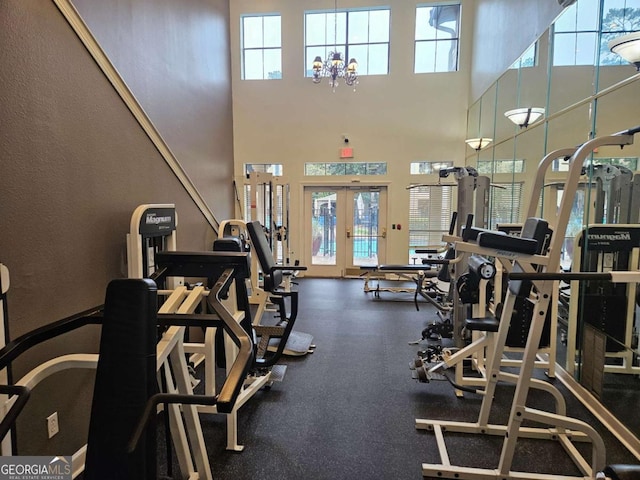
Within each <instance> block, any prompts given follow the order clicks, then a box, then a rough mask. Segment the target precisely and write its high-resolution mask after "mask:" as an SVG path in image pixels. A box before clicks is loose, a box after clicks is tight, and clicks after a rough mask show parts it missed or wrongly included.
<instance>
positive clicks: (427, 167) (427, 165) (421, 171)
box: [411, 162, 453, 175]
mask: <svg viewBox="0 0 640 480" xmlns="http://www.w3.org/2000/svg"><path fill="white" fill-rule="evenodd" d="M449 167H453V162H411V175H425V174H426V175H431V174H434V173H435V174H437V173H438V172H439V171H440V170H441V169H443V168H449Z"/></svg>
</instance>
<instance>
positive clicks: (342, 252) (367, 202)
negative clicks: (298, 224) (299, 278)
mask: <svg viewBox="0 0 640 480" xmlns="http://www.w3.org/2000/svg"><path fill="white" fill-rule="evenodd" d="M304 203H305V205H304V212H305V214H304V222H305V229H304V232H305V235H304V237H305V239H304V242H305V248H304V251H305V263H304V264H305V265H306V266H307V267H308V269H309V270H308V275H310V276H322V277H343V276H346V275H349V274H356V272H357V271H358V268H359V267H368V266H376V265H378V264H381V263H384V256H385V250H386V245H385V244H386V214H387V189H386V187H371V186H366V187H319V186H318V187H305V189H304Z"/></svg>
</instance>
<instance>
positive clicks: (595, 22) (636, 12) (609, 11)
mask: <svg viewBox="0 0 640 480" xmlns="http://www.w3.org/2000/svg"><path fill="white" fill-rule="evenodd" d="M600 4H601V2H600V0H580V1H579V2H576V3H574V4H573V5H571V6H570V7H568V8H567V9H566V10H565V11H564V12H563V13H562V14H561V15H560V16H559V17H558V19H557V20H556V22H555V23H554V25H553V30H554V35H553V65H554V66H571V65H596V64H600V65H622V64H624V63H626V62H625V60H624V59H622V58H621V57H620V56H619V55H616V54H614V53H612V52H611V51H610V50H609V45H608V44H609V40H612V39H614V38H616V37H619V36H621V35H626V34H628V33H632V32H637V31H640V4H639V2H638V0H604V1H603V2H602V7H603V8H602V10H600ZM600 25H601V26H600Z"/></svg>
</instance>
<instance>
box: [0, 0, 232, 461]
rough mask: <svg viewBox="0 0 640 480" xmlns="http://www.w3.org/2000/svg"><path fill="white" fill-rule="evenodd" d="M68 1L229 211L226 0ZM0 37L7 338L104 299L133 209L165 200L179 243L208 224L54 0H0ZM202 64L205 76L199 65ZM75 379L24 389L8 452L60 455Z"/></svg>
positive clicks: (220, 207) (203, 237) (31, 357)
mask: <svg viewBox="0 0 640 480" xmlns="http://www.w3.org/2000/svg"><path fill="white" fill-rule="evenodd" d="M133 3H135V8H133V7H132V5H131V4H133ZM174 3H175V2H174ZM81 7H82V8H83V9H87V10H89V9H91V11H92V12H93V9H94V8H95V12H96V14H97V15H98V14H99V19H97V20H96V24H99V25H101V27H102V28H103V29H104V32H105V33H106V35H105V34H103V35H102V36H103V37H108V38H104V42H105V44H109V41H108V40H109V38H110V39H111V40H112V41H113V44H112V45H111V47H109V48H105V50H107V52H108V53H110V54H112V55H113V56H114V58H116V61H114V63H115V64H116V66H118V68H119V69H120V70H121V71H122V72H123V73H126V72H127V69H126V68H125V66H126V65H129V67H130V68H129V72H133V73H135V78H132V79H128V78H125V80H126V81H127V82H128V83H129V84H130V85H131V87H132V89H133V90H134V93H135V94H136V95H138V96H139V97H140V98H141V101H142V104H143V107H144V108H145V109H146V110H147V112H148V113H149V115H150V117H151V119H152V120H153V121H154V122H156V123H157V125H158V128H159V130H160V132H161V133H162V134H163V135H164V136H165V138H166V139H167V142H168V143H169V145H170V147H171V148H172V149H173V150H174V152H175V153H176V156H177V157H178V158H179V160H180V161H181V162H183V166H184V168H185V169H186V170H187V172H188V173H189V174H190V176H191V177H192V178H193V179H194V182H195V183H196V185H197V186H198V188H199V189H200V190H201V191H202V192H203V194H204V195H205V197H206V198H207V200H208V201H209V202H210V203H211V208H212V210H213V211H214V213H215V214H216V215H219V216H221V217H222V218H225V217H226V216H228V215H229V212H230V210H231V206H232V196H231V178H230V177H231V174H230V172H231V170H232V166H233V162H232V146H231V145H232V125H231V108H230V78H229V77H228V68H227V64H228V63H229V59H228V51H229V46H228V24H227V21H226V20H225V19H226V18H227V17H226V16H227V10H228V2H226V1H225V0H209V1H205V0H201V1H197V2H196V1H193V2H180V4H176V6H175V7H174V6H172V5H171V3H170V2H164V3H160V2H154V1H151V0H149V1H142V0H139V1H136V2H116V1H105V0H95V1H92V2H88V1H83V2H82V5H81ZM89 7H90V8H89ZM129 17H131V18H135V19H136V21H138V20H139V21H140V22H142V23H143V24H144V25H145V26H146V28H142V29H139V28H138V27H137V26H136V27H135V28H134V26H132V25H131V22H127V21H126V19H127V18H129ZM185 18H189V19H195V18H197V19H198V21H199V22H203V23H206V24H207V25H208V27H207V28H206V29H204V30H203V31H206V34H203V35H202V36H197V34H196V33H195V32H192V31H191V30H190V29H189V23H188V22H186V20H185ZM142 32H144V37H143V38H139V37H138V35H139V34H141V33H142ZM97 36H98V37H100V35H97ZM196 37H197V38H196ZM185 38H187V39H189V40H188V41H187V40H185ZM99 39H100V38H99ZM0 45H1V48H0V105H1V106H2V107H1V108H0V179H1V180H2V185H1V187H0V232H1V234H0V262H2V263H4V264H5V265H7V266H8V267H9V269H10V272H11V289H10V291H9V299H8V306H9V317H10V326H9V328H10V333H11V337H12V338H15V337H17V336H18V335H20V334H23V333H25V332H27V331H30V330H32V329H34V328H36V327H39V326H42V325H45V324H48V323H50V322H52V321H55V320H58V319H60V318H63V317H66V316H68V315H71V314H74V313H76V312H79V311H82V310H85V309H87V308H89V307H92V306H95V305H99V304H101V303H102V302H103V299H104V291H105V287H106V285H107V283H108V282H109V280H111V279H113V278H115V277H122V276H124V274H125V272H126V268H125V264H124V261H125V259H126V254H125V235H126V233H127V230H128V228H129V219H130V216H131V213H132V211H133V210H134V209H135V207H136V206H137V205H139V204H141V203H169V202H172V203H175V204H176V207H177V210H178V220H179V233H178V247H179V248H181V249H204V248H207V247H208V244H209V241H210V239H211V238H212V230H211V228H210V227H208V226H207V224H206V222H205V220H204V218H203V216H202V215H201V213H200V212H199V210H198V209H197V208H196V207H195V205H194V203H193V201H192V200H191V199H190V198H189V197H188V195H187V193H186V192H185V190H184V188H183V187H182V185H181V184H180V183H179V182H178V180H177V179H176V178H175V176H174V175H173V173H172V172H171V171H170V169H169V167H168V166H167V165H166V163H165V162H164V160H163V159H162V158H161V157H160V155H159V154H158V152H157V151H156V149H155V148H154V146H153V144H152V143H151V142H150V140H149V139H148V138H147V136H146V135H145V134H144V132H143V131H142V129H141V128H140V127H139V125H138V124H137V123H136V122H135V120H134V119H133V117H132V115H131V113H130V112H129V111H128V110H127V108H126V107H125V105H124V103H123V102H122V101H121V100H120V98H119V97H118V96H117V94H116V93H115V91H114V90H113V88H112V87H111V85H110V84H109V82H108V81H107V79H106V78H105V77H104V75H103V74H102V72H101V71H100V70H99V68H98V67H97V66H96V64H95V63H94V61H93V60H92V58H91V57H90V55H89V54H88V53H87V51H86V50H85V49H84V47H83V46H82V44H81V43H80V41H79V40H78V39H77V37H76V35H75V33H74V32H73V31H72V29H71V28H70V27H69V25H68V24H67V22H66V21H65V20H64V18H63V17H62V15H61V14H60V13H59V12H58V10H57V8H56V7H55V5H54V4H53V2H51V1H45V0H9V1H4V2H0ZM223 52H226V55H225V54H224V53H223ZM212 55H216V58H215V59H212V58H211V57H212ZM207 58H208V59H209V60H206V59H207ZM203 59H204V60H203ZM118 64H120V65H121V66H120V65H118ZM203 64H204V65H203ZM214 67H215V68H216V69H219V71H218V73H215V74H208V73H207V72H206V71H211V70H213V69H214ZM205 70H206V71H205ZM205 79H206V80H205ZM198 99H200V100H198ZM172 142H173V143H172ZM183 158H184V161H183V160H182V159H183ZM98 335H99V331H98V329H96V328H89V329H87V330H86V331H82V332H77V333H74V334H69V335H67V336H65V338H64V339H60V340H58V341H51V342H48V343H47V344H46V345H45V346H43V347H42V348H36V349H33V352H30V353H29V354H28V355H26V356H25V357H24V358H21V359H20V361H19V362H17V364H16V365H15V369H14V373H15V374H16V375H15V376H16V377H19V376H21V375H22V374H23V373H24V372H25V371H26V370H28V369H29V368H31V367H32V366H33V365H34V364H36V363H40V362H41V361H42V360H44V359H46V358H50V357H53V356H55V355H57V354H59V353H62V352H67V351H71V352H76V351H93V350H95V348H96V346H97V343H96V340H97V337H98ZM74 376H75V374H74ZM88 383H90V380H86V381H84V382H80V384H78V382H77V381H75V380H74V381H73V382H65V379H64V378H58V379H57V382H56V385H55V389H57V390H58V391H62V392H64V393H65V394H64V395H62V397H63V398H61V399H60V402H57V403H56V402H54V401H53V399H54V398H58V397H57V396H56V395H51V394H50V392H49V391H48V387H47V386H43V388H41V389H38V390H37V391H36V392H34V395H33V397H32V399H31V400H30V402H29V406H28V410H27V411H26V412H25V413H24V414H23V417H25V418H28V421H27V420H25V423H29V422H32V423H33V424H34V425H35V426H34V427H33V428H24V429H20V430H21V431H19V432H18V433H19V445H20V447H21V450H20V453H38V454H60V453H62V454H71V453H72V452H73V451H74V450H75V449H76V448H77V447H78V446H79V445H81V444H82V442H83V433H82V432H77V431H74V428H73V427H71V422H68V423H67V422H66V421H65V418H70V417H74V418H75V416H76V415H81V414H82V413H83V412H85V411H86V409H78V408H77V401H78V398H83V397H85V398H86V396H87V390H88V386H87V384H88ZM54 410H58V411H59V412H60V418H61V420H60V425H61V433H60V435H59V436H57V437H55V438H54V439H53V440H52V441H47V440H46V437H45V432H46V428H45V421H44V418H45V416H46V415H49V414H50V413H51V412H52V411H54Z"/></svg>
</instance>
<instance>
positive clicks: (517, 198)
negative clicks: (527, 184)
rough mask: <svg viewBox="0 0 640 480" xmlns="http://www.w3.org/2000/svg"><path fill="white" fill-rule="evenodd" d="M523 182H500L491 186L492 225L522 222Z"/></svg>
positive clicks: (493, 227)
mask: <svg viewBox="0 0 640 480" xmlns="http://www.w3.org/2000/svg"><path fill="white" fill-rule="evenodd" d="M521 204H522V183H499V184H495V186H494V187H492V188H491V215H490V219H491V227H490V228H492V229H495V228H496V225H497V224H499V223H517V222H521V221H522V219H521V218H520V205H521Z"/></svg>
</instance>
